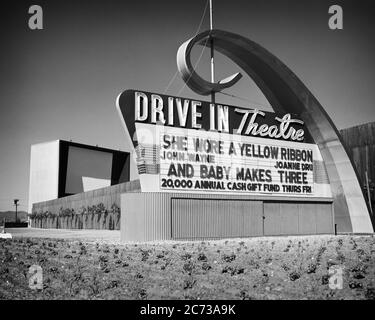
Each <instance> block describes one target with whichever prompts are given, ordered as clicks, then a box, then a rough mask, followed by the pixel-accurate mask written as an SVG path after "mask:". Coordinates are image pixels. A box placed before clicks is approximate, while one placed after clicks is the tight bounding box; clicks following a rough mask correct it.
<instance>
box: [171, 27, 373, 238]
mask: <svg viewBox="0 0 375 320" xmlns="http://www.w3.org/2000/svg"><path fill="white" fill-rule="evenodd" d="M209 37H212V38H213V40H214V44H215V50H216V51H218V52H220V53H222V54H224V55H225V56H227V57H228V58H230V59H231V60H232V61H234V62H235V63H236V64H237V65H238V66H239V67H241V69H242V70H243V71H244V72H246V73H247V74H248V75H249V76H250V77H251V78H252V79H253V80H254V82H255V83H256V84H257V86H258V87H259V88H260V90H261V91H262V92H263V94H264V95H265V97H266V98H267V99H268V101H269V103H270V104H271V106H272V108H273V109H274V110H275V111H276V112H280V113H294V114H297V115H298V116H299V117H300V118H301V119H302V120H303V121H304V122H305V125H306V128H307V130H308V131H309V133H310V134H311V136H312V138H313V140H314V142H315V143H316V144H317V145H318V147H319V150H320V152H321V155H322V157H323V160H324V163H325V166H326V170H327V174H328V177H329V181H330V185H331V189H332V194H333V198H334V211H335V223H336V224H337V231H338V232H341V233H346V232H348V233H373V232H374V229H373V223H372V221H371V216H370V213H369V210H368V207H367V203H366V201H365V198H364V195H363V192H362V189H361V186H360V183H359V179H358V175H357V172H356V170H355V168H354V166H353V163H352V161H351V159H350V158H349V156H348V154H347V152H346V150H345V147H344V146H343V143H342V141H341V137H340V134H339V132H338V130H337V128H336V127H335V125H334V124H333V122H332V120H331V119H330V117H329V116H328V114H327V113H326V111H325V110H324V108H323V107H322V105H321V104H320V103H319V102H318V100H317V99H316V98H315V97H314V96H313V95H312V93H311V92H310V91H309V90H308V89H307V87H306V86H305V85H304V84H303V83H302V81H301V80H299V79H298V77H297V76H296V75H295V74H294V73H293V72H292V71H291V70H290V69H289V68H288V67H287V66H286V65H285V64H284V63H283V62H281V61H280V60H279V59H278V58H277V57H276V56H274V55H273V54H271V53H270V52H269V51H267V50H266V49H264V48H263V47H262V46H260V45H259V44H257V43H255V42H253V41H251V40H249V39H247V38H244V37H242V36H240V35H237V34H234V33H230V32H227V31H221V30H211V31H205V32H202V33H200V34H198V35H197V36H196V37H194V38H192V39H190V40H188V41H186V42H185V43H184V44H182V45H181V46H180V48H179V49H178V53H177V66H178V69H179V71H180V73H181V76H182V78H183V80H184V81H185V82H186V84H187V85H188V86H189V87H190V88H191V89H192V90H193V91H195V92H196V93H198V94H201V95H208V94H210V93H211V92H219V91H221V90H223V89H225V88H228V87H230V86H232V85H233V84H235V83H236V82H237V81H238V80H239V79H240V78H241V74H240V73H237V74H235V75H233V76H230V77H229V78H227V79H226V80H224V81H221V82H219V83H212V82H209V81H206V80H204V79H203V78H201V77H200V76H199V75H198V74H197V73H196V72H195V70H194V69H193V67H192V64H191V61H190V53H191V49H192V48H193V46H194V45H196V44H199V45H203V46H207V47H210V44H211V41H206V40H207V39H208V38H209Z"/></svg>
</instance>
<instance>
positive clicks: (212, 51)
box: [209, 0, 215, 103]
mask: <svg viewBox="0 0 375 320" xmlns="http://www.w3.org/2000/svg"><path fill="white" fill-rule="evenodd" d="M209 1H210V31H212V29H213V5H212V0H209ZM210 41H211V82H212V83H215V65H214V39H213V38H212V37H211V38H210ZM211 102H212V103H215V92H214V91H212V92H211Z"/></svg>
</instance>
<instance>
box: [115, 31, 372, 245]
mask: <svg viewBox="0 0 375 320" xmlns="http://www.w3.org/2000/svg"><path fill="white" fill-rule="evenodd" d="M208 38H212V39H213V40H214V41H213V42H214V43H215V50H218V51H219V52H221V53H223V54H224V55H226V56H227V57H228V58H230V59H231V60H233V61H234V62H235V63H236V64H237V65H238V66H240V67H241V68H242V70H244V71H245V72H246V73H247V74H248V75H249V76H250V77H251V78H252V79H253V80H254V82H255V83H256V84H257V85H258V87H259V88H260V90H261V91H262V92H263V93H264V95H265V97H266V98H267V100H268V101H269V103H270V105H271V106H272V108H273V110H274V111H275V112H274V113H273V112H266V111H262V110H259V109H258V108H257V107H256V106H246V107H239V106H231V105H223V104H220V103H210V102H207V101H200V100H195V99H189V98H181V97H175V96H166V95H162V94H157V93H151V92H144V91H138V90H126V91H124V92H122V93H121V94H120V95H119V96H118V98H117V101H116V106H117V109H118V112H119V115H120V118H121V120H122V122H123V125H124V128H125V132H126V136H127V139H128V144H129V145H133V147H134V149H133V152H132V153H133V161H134V163H135V164H136V166H137V169H138V177H139V180H140V186H141V191H142V192H141V193H129V194H122V195H121V209H122V219H121V224H122V226H121V229H122V231H121V237H122V240H123V241H133V240H134V241H147V240H166V239H211V238H212V239H217V238H227V237H250V236H267V235H297V234H324V233H334V230H337V232H338V233H373V232H374V229H373V224H372V220H371V216H370V213H369V210H368V208H367V204H366V201H365V197H364V195H363V192H362V189H361V186H360V182H359V179H358V175H357V172H356V170H355V168H354V166H353V162H352V160H351V159H350V157H349V156H348V154H347V152H346V150H345V148H344V146H343V144H342V142H341V137H340V133H339V132H338V130H337V128H336V127H335V125H334V124H333V122H332V120H331V119H330V118H329V116H328V115H327V113H326V112H325V110H324V109H323V107H322V106H321V105H320V103H319V102H318V101H317V99H316V98H315V97H314V96H313V95H312V94H311V92H310V91H309V90H308V89H307V88H306V86H305V85H304V84H303V83H302V82H301V81H300V80H299V79H298V78H297V76H296V75H295V74H294V73H293V72H292V71H291V70H290V69H289V68H288V67H287V66H285V65H284V64H283V63H282V62H281V61H280V60H279V59H278V58H277V57H275V56H274V55H272V54H271V53H269V52H268V51H267V50H265V49H264V48H262V47H261V46H259V45H258V44H256V43H254V42H252V41H250V40H248V39H246V38H243V37H241V36H239V35H236V34H233V33H230V32H225V31H220V30H211V31H207V32H203V33H201V34H198V35H197V36H196V37H194V38H192V39H190V40H188V41H186V42H185V43H184V44H183V45H181V47H180V49H179V50H178V54H177V65H178V69H179V71H180V73H181V75H182V78H183V80H184V81H185V82H186V84H187V85H188V86H189V87H190V88H191V89H192V90H193V91H195V92H196V93H198V94H202V95H208V94H210V93H212V92H218V91H221V90H222V89H223V88H226V87H227V86H229V85H232V84H233V83H235V82H236V81H238V80H239V79H240V76H239V75H236V76H235V78H233V79H232V80H233V81H229V82H228V81H227V82H225V81H224V82H219V83H217V84H214V83H211V82H207V81H205V80H204V79H202V78H201V77H200V76H199V75H198V73H197V72H195V70H194V69H193V67H192V64H191V61H190V54H191V51H192V48H193V46H194V45H195V44H198V45H206V46H209V45H210V43H212V41H206V40H207V39H208ZM234 80H235V81H234Z"/></svg>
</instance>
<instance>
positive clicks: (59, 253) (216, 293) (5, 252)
mask: <svg viewBox="0 0 375 320" xmlns="http://www.w3.org/2000/svg"><path fill="white" fill-rule="evenodd" d="M8 231H9V230H8ZM10 231H11V232H12V234H13V236H14V238H13V240H0V262H1V264H0V299H375V237H374V236H305V237H268V238H251V239H230V240H218V241H193V242H176V241H167V242H158V243H127V244H120V243H119V232H118V231H107V232H105V231H104V232H103V231H99V232H98V231H95V230H84V231H83V232H81V233H80V232H79V231H70V230H60V231H58V232H56V230H54V231H46V230H38V229H34V230H33V229H27V230H26V231H25V230H24V231H22V230H18V231H13V230H10ZM33 265H38V266H40V267H41V268H42V269H41V270H42V275H43V281H42V283H43V284H42V289H31V288H30V287H29V281H30V277H34V276H33V275H32V274H31V273H29V270H30V267H31V266H33ZM332 268H339V270H342V279H343V281H342V289H340V288H338V287H337V286H336V288H335V286H334V287H333V288H332V282H331V280H332V279H331V278H330V277H331V276H332V275H331V274H330V271H329V270H332ZM31 284H32V283H31ZM336 284H337V283H336Z"/></svg>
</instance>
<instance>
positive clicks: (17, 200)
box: [14, 199, 20, 223]
mask: <svg viewBox="0 0 375 320" xmlns="http://www.w3.org/2000/svg"><path fill="white" fill-rule="evenodd" d="M19 201H20V200H19V199H14V205H15V206H16V223H17V222H18V217H17V213H18V210H17V208H18V202H19Z"/></svg>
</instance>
